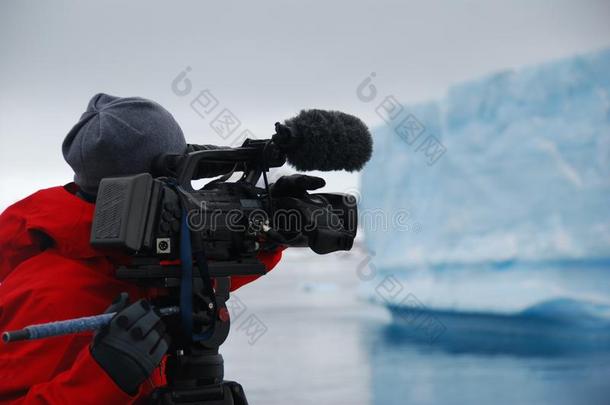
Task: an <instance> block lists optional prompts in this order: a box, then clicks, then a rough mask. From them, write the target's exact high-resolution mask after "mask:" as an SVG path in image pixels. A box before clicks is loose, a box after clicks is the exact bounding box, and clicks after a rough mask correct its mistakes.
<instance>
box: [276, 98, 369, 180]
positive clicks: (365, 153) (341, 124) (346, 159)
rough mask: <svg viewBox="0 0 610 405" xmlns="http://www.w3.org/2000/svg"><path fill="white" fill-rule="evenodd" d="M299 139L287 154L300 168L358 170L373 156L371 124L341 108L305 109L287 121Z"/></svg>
mask: <svg viewBox="0 0 610 405" xmlns="http://www.w3.org/2000/svg"><path fill="white" fill-rule="evenodd" d="M285 124H286V125H287V126H288V127H290V128H291V130H292V131H293V132H294V134H295V135H296V136H297V137H298V138H299V142H298V146H296V147H295V148H293V149H291V150H290V151H288V152H287V153H286V157H287V160H288V163H290V164H291V165H292V166H294V167H295V168H296V169H297V170H301V171H308V170H322V171H330V170H347V171H350V172H351V171H358V170H360V169H362V167H363V166H364V164H365V163H366V162H368V160H369V159H370V158H371V153H372V152H373V140H372V138H371V134H370V133H369V130H368V128H367V126H366V125H365V124H364V123H363V122H362V121H361V120H360V119H359V118H356V117H354V116H353V115H349V114H345V113H342V112H340V111H326V110H315V109H314V110H302V111H301V112H300V113H299V115H297V116H296V117H294V118H290V119H288V120H286V121H285Z"/></svg>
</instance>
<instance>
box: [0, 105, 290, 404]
mask: <svg viewBox="0 0 610 405" xmlns="http://www.w3.org/2000/svg"><path fill="white" fill-rule="evenodd" d="M186 148H187V144H186V142H185V139H184V136H183V134H182V130H181V129H180V127H179V126H178V124H177V123H176V121H175V120H174V118H173V117H172V115H171V114H170V113H169V112H168V111H167V110H165V109H164V108H163V107H161V106H160V105H159V104H157V103H155V102H152V101H150V100H146V99H142V98H135V97H134V98H118V97H112V96H109V95H106V94H97V95H95V96H94V97H93V98H92V99H91V101H90V102H89V105H88V107H87V110H86V112H85V113H84V114H83V115H82V116H81V118H80V121H79V122H78V123H77V124H76V125H75V126H74V127H73V128H72V130H71V131H70V132H69V133H68V135H67V136H66V138H65V140H64V142H63V145H62V151H63V155H64V158H65V159H66V161H67V162H68V164H69V165H70V166H71V167H72V168H73V169H74V173H75V175H74V183H69V184H67V185H65V186H63V187H61V186H60V187H52V188H48V189H45V190H41V191H38V192H36V193H34V194H32V195H31V196H29V197H27V198H25V199H23V200H21V201H19V202H17V203H15V204H13V205H12V206H10V207H9V208H7V209H6V210H5V211H4V213H2V215H0V283H1V284H0V331H5V330H15V329H20V328H23V327H25V326H27V325H31V324H37V323H45V322H50V321H56V320H63V319H69V318H77V317H82V316H88V315H94V314H98V313H101V312H103V311H104V310H106V311H107V312H115V311H117V312H119V313H118V314H117V315H116V316H115V317H114V318H113V320H112V322H111V324H110V325H109V326H108V327H106V328H104V329H103V330H101V331H99V332H98V333H97V334H96V335H95V336H92V334H91V333H79V334H74V335H68V336H59V337H53V338H48V339H44V340H32V341H23V342H15V343H11V344H10V345H6V344H0V403H11V404H20V403H24V404H33V403H36V404H39V403H40V404H42V403H44V404H49V403H51V404H67V403H82V404H119V403H120V404H131V403H140V402H143V401H145V399H146V398H147V396H148V395H149V394H150V392H151V391H152V390H153V389H154V388H155V387H157V386H160V385H163V384H164V383H165V381H164V373H163V363H164V362H163V358H164V355H165V351H166V350H167V347H168V345H169V342H168V339H167V336H166V334H165V326H164V325H163V322H162V321H161V319H160V318H159V317H158V316H157V314H156V313H155V312H154V311H153V310H152V309H151V307H150V306H149V305H148V304H147V301H146V298H147V297H149V295H148V293H147V291H145V290H143V289H141V288H138V287H136V286H135V285H131V284H129V283H127V282H125V281H122V280H118V279H116V278H114V269H115V268H116V266H117V265H118V264H125V263H128V261H129V258H128V257H125V256H123V255H120V254H114V255H108V254H107V253H101V252H99V251H96V250H95V249H93V248H92V247H91V246H90V245H89V236H90V230H91V222H92V218H93V212H94V202H95V195H96V191H97V187H98V185H99V182H100V180H101V179H102V178H104V177H112V176H122V175H132V174H137V173H142V172H148V171H150V169H151V164H152V161H153V159H154V158H155V157H156V156H157V155H158V154H160V153H184V152H185V151H186ZM280 258H281V252H279V251H277V252H273V253H261V254H260V255H259V259H260V260H261V261H262V262H263V263H264V264H265V266H266V267H267V269H268V270H271V269H272V268H273V267H274V266H275V265H276V264H277V262H278V261H279V260H280ZM255 278H256V276H253V277H233V279H232V283H231V284H232V287H231V288H232V290H235V289H237V288H239V287H240V286H242V285H244V284H246V283H248V282H250V281H253V280H254V279H255ZM117 297H118V298H117ZM113 300H114V302H113ZM109 305H110V307H109Z"/></svg>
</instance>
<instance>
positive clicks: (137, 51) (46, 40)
mask: <svg viewBox="0 0 610 405" xmlns="http://www.w3.org/2000/svg"><path fill="white" fill-rule="evenodd" d="M609 21H610V2H608V1H604V0H599V1H594V0H588V1H582V0H581V1H576V0H575V1H560V0H555V1H550V0H538V1H513V2H508V1H506V2H499V1H489V0H480V1H478V0H477V1H449V0H447V1H429V0H428V1H379V0H375V1H334V2H333V1H299V2H289V1H279V0H278V1H248V2H246V1H244V2H233V1H223V2H201V1H197V2H195V1H193V2H179V3H178V2H164V3H163V4H157V3H156V2H152V1H136V2H133V1H132V2H125V1H96V2H78V1H69V2H62V1H53V2H47V1H18V0H15V1H3V2H2V3H0V90H1V93H0V169H1V170H0V210H1V209H4V208H5V207H6V206H8V205H9V204H10V203H12V202H13V201H15V200H16V199H18V198H21V197H24V196H25V195H27V194H29V193H31V192H33V191H35V190H36V189H38V188H43V187H49V186H53V185H58V184H63V183H66V182H68V181H70V179H71V170H70V168H69V167H68V166H67V165H66V164H65V163H64V161H63V158H62V156H61V150H60V145H61V141H62V139H63V137H64V136H65V134H66V133H67V131H68V130H69V129H70V128H71V126H72V125H73V124H74V122H75V121H76V120H77V119H78V117H79V116H80V114H81V113H82V112H83V110H84V108H85V107H86V104H87V101H88V100H89V98H90V97H91V96H92V95H93V94H95V93H97V92H106V93H109V94H113V95H119V96H142V97H148V98H151V99H154V100H155V101H158V102H159V103H161V104H162V105H164V106H165V107H166V108H168V109H169V110H170V111H171V112H172V113H173V114H174V116H175V117H176V119H177V120H178V122H179V123H180V124H181V126H182V127H183V129H184V131H185V134H186V135H187V139H188V140H189V141H190V142H193V143H216V144H223V143H224V141H223V140H222V139H220V138H219V137H218V136H217V135H216V134H215V133H214V132H213V131H212V130H211V129H210V127H209V121H210V120H209V119H204V118H201V117H200V116H199V115H197V114H196V113H195V112H193V111H192V110H191V108H190V106H189V102H190V101H191V100H192V98H194V97H195V96H196V95H197V94H198V93H199V92H200V91H201V90H204V89H209V90H210V91H211V92H212V93H213V94H214V96H215V97H216V98H217V99H218V100H219V102H220V104H221V105H222V106H224V107H226V108H229V109H230V110H231V111H232V112H233V113H234V114H235V115H236V116H237V117H238V118H239V119H240V120H241V121H242V128H247V129H250V130H251V131H252V132H253V133H254V134H256V136H257V137H259V138H260V137H266V136H268V135H270V134H271V133H272V130H273V123H274V122H275V121H278V120H283V119H285V118H289V117H291V116H293V115H294V114H295V113H297V112H298V111H299V110H300V109H301V108H313V107H318V108H332V109H338V110H343V111H345V112H348V113H353V114H356V115H358V116H360V117H361V118H363V119H364V120H365V122H367V124H369V125H370V126H374V125H376V124H378V118H377V117H376V115H375V113H374V107H373V106H371V105H370V104H366V103H363V102H361V101H360V100H359V99H358V98H357V97H356V93H355V90H356V87H357V85H358V84H359V83H360V82H361V81H362V80H363V78H365V77H366V76H367V75H368V74H370V73H371V72H375V73H376V85H377V87H378V88H379V90H380V92H382V93H384V94H393V95H395V96H396V97H397V98H398V99H400V100H401V101H403V102H405V103H410V102H418V101H425V100H429V99H437V98H441V97H442V96H443V95H444V94H445V92H446V90H447V87H448V86H450V85H451V84H453V83H458V82H462V81H465V80H470V79H474V78H477V77H479V76H481V75H485V74H489V73H492V72H495V71H498V70H504V69H509V68H518V67H521V66H524V65H528V64H533V63H538V62H541V61H547V60H551V59H556V58H561V57H564V56H569V55H573V54H575V53H585V52H589V51H593V50H598V49H601V48H604V47H607V46H610V24H609V23H608V22H609ZM186 67H190V69H191V70H190V72H189V76H188V77H189V79H190V80H191V84H192V88H193V89H192V92H191V94H190V95H188V96H183V97H180V96H178V95H176V94H174V92H172V89H171V83H172V80H173V79H174V78H175V77H176V76H177V75H178V74H179V73H180V72H181V71H182V70H184V69H185V68H186ZM357 181H358V177H357V175H355V174H345V175H344V174H333V175H331V176H330V181H329V184H328V186H327V188H328V189H329V190H336V191H339V190H345V189H348V188H351V187H355V186H357Z"/></svg>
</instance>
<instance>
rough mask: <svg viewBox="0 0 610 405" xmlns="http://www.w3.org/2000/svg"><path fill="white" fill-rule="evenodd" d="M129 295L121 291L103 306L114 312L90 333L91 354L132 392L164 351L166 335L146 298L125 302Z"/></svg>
mask: <svg viewBox="0 0 610 405" xmlns="http://www.w3.org/2000/svg"><path fill="white" fill-rule="evenodd" d="M128 299H129V296H128V295H127V293H121V294H120V295H119V296H118V297H117V299H115V301H114V302H113V303H112V305H111V306H110V307H108V309H107V310H106V313H110V312H117V314H116V315H115V316H114V317H113V318H112V320H111V321H110V323H109V324H108V325H106V326H105V327H103V328H102V329H100V330H99V331H98V332H97V333H96V334H95V336H94V337H93V343H92V344H91V355H92V356H93V358H94V359H95V360H96V361H97V362H98V363H99V365H100V366H101V367H102V368H103V369H104V371H106V373H107V374H108V375H109V376H110V377H111V378H112V379H113V380H114V382H116V384H117V385H118V386H119V387H120V388H121V389H122V390H123V391H125V392H126V393H127V394H129V395H135V394H136V393H137V392H138V387H139V386H140V384H142V382H144V380H146V379H147V378H148V377H149V376H150V375H151V374H152V372H153V371H154V369H155V368H156V367H157V366H158V365H159V363H160V362H161V359H162V358H163V356H164V355H165V352H167V348H168V347H169V336H167V335H166V334H165V324H164V323H163V322H162V321H161V318H160V317H159V315H157V313H156V312H155V311H154V310H153V308H152V307H151V305H150V304H149V303H148V301H144V300H140V301H137V302H135V303H133V304H131V305H129V306H128Z"/></svg>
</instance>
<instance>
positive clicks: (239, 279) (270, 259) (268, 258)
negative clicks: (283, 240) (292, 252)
mask: <svg viewBox="0 0 610 405" xmlns="http://www.w3.org/2000/svg"><path fill="white" fill-rule="evenodd" d="M283 250H284V248H279V249H277V250H274V251H271V252H260V253H259V254H258V256H257V257H258V260H260V261H261V262H262V263H263V264H264V265H265V268H266V269H267V271H268V272H269V271H271V270H272V269H273V268H274V267H275V266H276V265H277V264H278V263H279V261H280V259H281V258H282V251H283ZM259 277H260V276H259V275H254V276H233V277H231V291H235V290H237V289H238V288H240V287H242V286H244V285H246V284H248V283H251V282H253V281H254V280H256V279H257V278H259Z"/></svg>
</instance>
